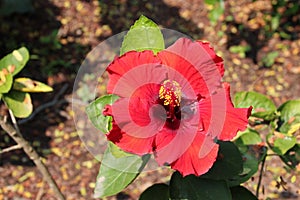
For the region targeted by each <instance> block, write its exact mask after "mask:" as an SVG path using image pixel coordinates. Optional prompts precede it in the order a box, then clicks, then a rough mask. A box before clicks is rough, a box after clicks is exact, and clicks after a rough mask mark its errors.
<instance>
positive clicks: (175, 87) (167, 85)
mask: <svg viewBox="0 0 300 200" xmlns="http://www.w3.org/2000/svg"><path fill="white" fill-rule="evenodd" d="M159 99H161V100H163V104H164V105H165V106H171V107H176V106H179V105H180V101H181V87H180V85H179V83H177V82H176V81H171V80H165V81H164V82H163V83H162V84H161V86H160V89H159Z"/></svg>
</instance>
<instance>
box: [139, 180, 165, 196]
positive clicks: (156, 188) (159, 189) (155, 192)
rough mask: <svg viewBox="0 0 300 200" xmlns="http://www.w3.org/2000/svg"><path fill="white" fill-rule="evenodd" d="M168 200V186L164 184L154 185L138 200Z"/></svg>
mask: <svg viewBox="0 0 300 200" xmlns="http://www.w3.org/2000/svg"><path fill="white" fill-rule="evenodd" d="M153 199H155V200H169V186H168V185H167V184H164V183H158V184H154V185H152V186H150V187H148V188H147V189H146V190H145V191H144V192H143V193H142V194H141V196H140V198H139V200H153Z"/></svg>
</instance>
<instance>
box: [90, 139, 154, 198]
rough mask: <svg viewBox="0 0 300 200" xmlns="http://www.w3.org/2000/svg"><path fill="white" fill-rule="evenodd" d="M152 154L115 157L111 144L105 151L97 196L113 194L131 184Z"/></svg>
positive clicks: (97, 184)
mask: <svg viewBox="0 0 300 200" xmlns="http://www.w3.org/2000/svg"><path fill="white" fill-rule="evenodd" d="M149 158H150V155H145V156H138V155H134V154H127V153H126V154H125V155H124V156H120V157H115V156H114V155H113V154H112V152H111V145H110V146H109V148H107V150H106V151H105V153H104V156H103V160H102V162H101V166H100V170H99V174H98V176H97V180H96V187H95V191H94V196H95V198H99V197H106V196H111V195H114V194H117V193H119V192H120V191H122V190H123V189H124V188H125V187H126V186H127V185H129V184H130V183H131V182H132V181H133V180H134V179H135V178H136V177H137V175H138V174H139V173H140V172H141V171H142V170H143V168H144V167H145V165H146V164H147V162H148V160H149Z"/></svg>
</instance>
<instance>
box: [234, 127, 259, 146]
mask: <svg viewBox="0 0 300 200" xmlns="http://www.w3.org/2000/svg"><path fill="white" fill-rule="evenodd" d="M260 142H262V139H261V137H260V135H259V133H258V132H257V131H256V130H253V129H250V128H247V129H246V130H245V131H242V132H239V133H238V137H237V139H236V143H238V144H242V145H254V144H258V143H260Z"/></svg>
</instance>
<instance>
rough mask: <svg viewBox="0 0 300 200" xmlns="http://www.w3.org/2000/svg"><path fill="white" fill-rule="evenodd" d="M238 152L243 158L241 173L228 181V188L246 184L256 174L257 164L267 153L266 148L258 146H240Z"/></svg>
mask: <svg viewBox="0 0 300 200" xmlns="http://www.w3.org/2000/svg"><path fill="white" fill-rule="evenodd" d="M240 152H241V154H242V158H243V171H242V172H241V173H240V174H239V175H237V176H235V177H232V178H231V179H230V180H229V182H228V184H229V185H230V186H238V185H240V184H241V183H244V182H246V181H247V180H249V179H250V178H251V177H252V176H253V175H254V174H255V173H256V172H257V170H258V165H259V163H260V162H261V160H262V159H263V157H264V156H265V155H266V153H267V148H266V147H264V146H258V145H251V146H244V145H242V146H241V147H240Z"/></svg>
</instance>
